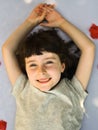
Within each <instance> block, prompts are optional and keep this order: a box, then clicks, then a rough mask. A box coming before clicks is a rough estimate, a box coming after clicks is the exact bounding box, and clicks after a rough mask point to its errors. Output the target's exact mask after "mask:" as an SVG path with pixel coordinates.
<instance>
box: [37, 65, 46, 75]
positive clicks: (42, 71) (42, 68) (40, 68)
mask: <svg viewBox="0 0 98 130" xmlns="http://www.w3.org/2000/svg"><path fill="white" fill-rule="evenodd" d="M38 72H39V73H42V74H44V73H46V68H45V66H44V65H41V66H39V68H38Z"/></svg>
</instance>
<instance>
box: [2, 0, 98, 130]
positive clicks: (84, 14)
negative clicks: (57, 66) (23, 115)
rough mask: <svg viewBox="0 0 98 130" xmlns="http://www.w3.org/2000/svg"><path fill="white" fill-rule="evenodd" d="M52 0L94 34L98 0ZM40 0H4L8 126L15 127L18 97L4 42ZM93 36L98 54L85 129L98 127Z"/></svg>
mask: <svg viewBox="0 0 98 130" xmlns="http://www.w3.org/2000/svg"><path fill="white" fill-rule="evenodd" d="M51 1H52V2H56V8H58V10H59V11H60V12H61V13H62V14H63V15H64V16H65V17H66V18H67V19H69V20H70V21H71V22H72V23H73V24H75V25H76V26H78V27H79V28H80V29H81V30H82V31H83V32H84V33H86V35H88V37H90V34H89V28H90V26H91V25H92V23H95V24H96V25H98V0H54V1H53V0H51ZM51 1H50V2H51ZM40 2H43V1H42V0H0V120H2V119H3V120H6V121H7V130H13V129H14V122H15V110H16V106H15V99H14V97H13V96H12V95H11V84H10V82H9V80H8V77H7V73H6V70H5V66H4V63H3V59H2V54H1V46H2V44H3V43H4V41H5V40H6V39H7V38H8V36H9V35H10V34H11V33H12V32H13V31H14V30H15V29H16V28H17V27H18V26H19V25H20V24H21V23H22V22H23V21H24V20H25V18H26V17H27V16H28V14H29V13H30V12H31V10H32V9H33V8H34V7H35V6H36V5H37V4H38V3H40ZM48 2H49V0H48ZM90 38H91V37H90ZM91 39H92V38H91ZM92 40H93V41H94V43H95V45H96V57H95V62H94V68H93V72H92V76H91V80H90V83H89V84H88V93H89V95H88V97H87V99H86V102H85V107H86V113H85V115H84V119H83V122H82V128H81V130H98V58H97V57H98V51H97V50H98V39H96V40H95V39H92Z"/></svg>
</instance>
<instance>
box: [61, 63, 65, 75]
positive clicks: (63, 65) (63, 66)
mask: <svg viewBox="0 0 98 130" xmlns="http://www.w3.org/2000/svg"><path fill="white" fill-rule="evenodd" d="M61 67H62V68H61V72H62V73H63V72H64V70H65V63H62V65H61Z"/></svg>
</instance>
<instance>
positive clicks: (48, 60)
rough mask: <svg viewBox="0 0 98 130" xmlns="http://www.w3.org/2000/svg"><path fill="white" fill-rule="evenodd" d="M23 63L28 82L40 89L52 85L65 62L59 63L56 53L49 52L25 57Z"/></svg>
mask: <svg viewBox="0 0 98 130" xmlns="http://www.w3.org/2000/svg"><path fill="white" fill-rule="evenodd" d="M25 64H26V72H27V75H28V78H29V80H30V83H31V84H32V85H33V86H34V87H36V88H38V89H40V90H41V91H47V90H50V89H51V88H52V87H54V86H55V85H56V84H57V83H58V82H59V80H60V78H61V73H62V72H63V71H64V69H65V64H64V63H62V64H61V62H60V59H59V57H58V55H57V54H55V53H51V52H43V54H42V55H32V56H30V57H28V58H25Z"/></svg>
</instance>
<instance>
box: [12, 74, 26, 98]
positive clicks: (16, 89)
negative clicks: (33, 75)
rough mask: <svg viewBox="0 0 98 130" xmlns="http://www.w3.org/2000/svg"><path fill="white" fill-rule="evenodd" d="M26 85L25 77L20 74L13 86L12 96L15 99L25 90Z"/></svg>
mask: <svg viewBox="0 0 98 130" xmlns="http://www.w3.org/2000/svg"><path fill="white" fill-rule="evenodd" d="M26 83H27V77H26V76H25V75H23V74H21V75H20V76H19V77H18V79H17V80H16V82H15V84H14V86H13V89H12V95H14V96H15V97H17V96H18V95H19V94H20V93H21V92H22V91H23V89H24V88H25V85H26Z"/></svg>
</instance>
